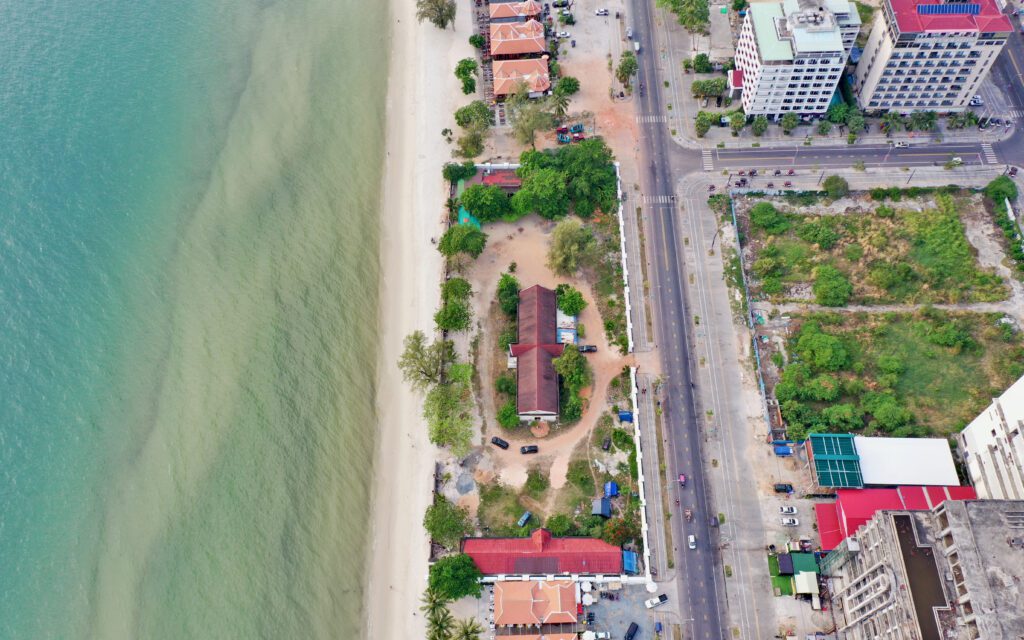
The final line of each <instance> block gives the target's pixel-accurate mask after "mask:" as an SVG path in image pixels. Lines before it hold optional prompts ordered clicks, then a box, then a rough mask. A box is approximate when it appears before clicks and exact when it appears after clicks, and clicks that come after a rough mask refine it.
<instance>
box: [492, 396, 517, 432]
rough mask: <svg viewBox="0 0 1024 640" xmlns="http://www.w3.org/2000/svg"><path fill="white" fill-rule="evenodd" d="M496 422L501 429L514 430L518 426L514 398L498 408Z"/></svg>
mask: <svg viewBox="0 0 1024 640" xmlns="http://www.w3.org/2000/svg"><path fill="white" fill-rule="evenodd" d="M497 420H498V424H500V425H501V426H502V428H503V429H515V428H516V427H518V426H519V424H520V420H519V412H518V411H517V410H516V401H515V398H510V399H509V400H506V401H505V404H503V405H501V407H499V408H498V415H497Z"/></svg>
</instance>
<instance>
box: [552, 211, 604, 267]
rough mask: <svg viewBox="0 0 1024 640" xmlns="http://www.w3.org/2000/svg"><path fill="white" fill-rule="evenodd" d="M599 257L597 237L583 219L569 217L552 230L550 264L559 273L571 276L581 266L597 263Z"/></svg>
mask: <svg viewBox="0 0 1024 640" xmlns="http://www.w3.org/2000/svg"><path fill="white" fill-rule="evenodd" d="M597 258H598V245H597V239H596V238H595V237H594V233H593V231H591V230H590V229H589V228H587V227H586V226H584V225H583V223H582V222H581V221H579V220H577V219H575V218H567V219H565V220H562V221H561V222H559V223H558V225H557V226H556V227H555V229H554V231H552V232H551V246H550V247H549V248H548V266H550V267H551V270H552V271H554V272H555V273H557V274H558V275H563V276H571V275H573V274H574V273H576V272H577V271H579V269H580V268H581V267H586V266H592V265H593V264H595V262H596V261H597Z"/></svg>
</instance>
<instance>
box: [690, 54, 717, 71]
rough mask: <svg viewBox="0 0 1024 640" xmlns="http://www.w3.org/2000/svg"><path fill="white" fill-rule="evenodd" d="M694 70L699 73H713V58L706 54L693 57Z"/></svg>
mask: <svg viewBox="0 0 1024 640" xmlns="http://www.w3.org/2000/svg"><path fill="white" fill-rule="evenodd" d="M693 70H694V71H695V72H697V73H711V72H712V71H714V70H715V66H714V65H713V64H711V56H709V55H708V54H706V53H698V54H697V55H695V56H694V57H693Z"/></svg>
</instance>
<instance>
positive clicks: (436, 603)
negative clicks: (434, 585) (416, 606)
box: [420, 587, 448, 620]
mask: <svg viewBox="0 0 1024 640" xmlns="http://www.w3.org/2000/svg"><path fill="white" fill-rule="evenodd" d="M420 602H422V603H423V606H421V607H420V611H422V612H423V613H424V615H426V616H427V619H428V620H432V619H434V618H435V617H437V615H438V614H439V613H440V612H441V610H442V609H446V608H447V607H446V605H447V604H448V600H447V599H445V597H444V596H443V595H441V594H440V593H438V592H437V591H436V590H435V589H431V588H429V587H427V590H426V591H424V592H423V595H422V596H420Z"/></svg>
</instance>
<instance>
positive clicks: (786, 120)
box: [781, 112, 800, 134]
mask: <svg viewBox="0 0 1024 640" xmlns="http://www.w3.org/2000/svg"><path fill="white" fill-rule="evenodd" d="M781 124H782V131H783V132H784V133H786V134H790V133H792V132H793V129H796V127H797V125H798V124H800V119H799V118H797V117H796V114H795V113H792V112H790V113H787V114H786V115H784V116H782V123H781Z"/></svg>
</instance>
